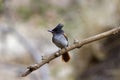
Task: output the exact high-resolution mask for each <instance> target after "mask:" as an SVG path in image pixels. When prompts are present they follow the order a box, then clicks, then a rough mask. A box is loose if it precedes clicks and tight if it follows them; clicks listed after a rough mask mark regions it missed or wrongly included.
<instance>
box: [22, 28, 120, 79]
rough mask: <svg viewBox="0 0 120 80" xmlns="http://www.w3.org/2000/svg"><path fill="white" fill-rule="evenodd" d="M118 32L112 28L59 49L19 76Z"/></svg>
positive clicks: (119, 30) (117, 29) (118, 29)
mask: <svg viewBox="0 0 120 80" xmlns="http://www.w3.org/2000/svg"><path fill="white" fill-rule="evenodd" d="M118 32H120V27H117V28H114V29H112V30H109V31H106V32H103V33H101V34H98V35H95V36H92V37H89V38H87V39H84V40H82V41H80V42H75V43H74V44H72V45H71V46H68V47H67V48H64V49H61V50H60V51H57V52H54V53H53V54H51V55H50V56H49V57H47V58H46V59H44V60H42V61H41V62H40V63H38V64H34V65H31V66H29V67H27V69H26V71H25V72H24V73H23V74H22V75H21V76H22V77H25V76H27V75H28V74H30V73H31V72H33V71H34V70H37V69H38V68H40V67H41V66H43V65H45V64H46V63H49V62H50V61H51V60H53V59H55V58H57V57H59V56H60V55H62V54H64V53H65V52H68V51H71V50H73V49H75V48H80V47H82V46H83V45H85V44H89V43H91V42H94V41H97V40H100V39H103V38H105V37H108V36H110V35H115V34H117V33H118Z"/></svg>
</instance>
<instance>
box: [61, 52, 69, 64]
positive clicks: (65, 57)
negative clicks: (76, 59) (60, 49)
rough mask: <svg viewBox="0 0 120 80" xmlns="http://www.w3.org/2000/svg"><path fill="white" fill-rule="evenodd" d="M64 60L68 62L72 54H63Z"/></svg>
mask: <svg viewBox="0 0 120 80" xmlns="http://www.w3.org/2000/svg"><path fill="white" fill-rule="evenodd" d="M62 60H63V61H65V62H68V61H69V60H70V56H69V54H68V52H66V53H64V54H62Z"/></svg>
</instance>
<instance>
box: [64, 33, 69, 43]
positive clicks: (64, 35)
mask: <svg viewBox="0 0 120 80" xmlns="http://www.w3.org/2000/svg"><path fill="white" fill-rule="evenodd" d="M63 35H64V36H65V38H66V40H67V41H68V38H67V35H66V34H65V33H64V34H63Z"/></svg>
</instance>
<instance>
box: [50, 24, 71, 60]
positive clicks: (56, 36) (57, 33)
mask: <svg viewBox="0 0 120 80" xmlns="http://www.w3.org/2000/svg"><path fill="white" fill-rule="evenodd" d="M62 27H63V24H58V25H57V26H56V27H55V28H54V29H53V30H48V31H49V32H51V33H52V34H53V37H52V41H53V43H54V44H55V45H56V46H57V47H59V48H61V49H62V48H65V47H67V46H68V38H67V36H66V35H65V33H64V31H63V30H62ZM62 59H63V60H64V61H65V62H68V61H69V60H70V56H69V54H68V52H66V53H65V54H62Z"/></svg>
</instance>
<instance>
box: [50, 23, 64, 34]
mask: <svg viewBox="0 0 120 80" xmlns="http://www.w3.org/2000/svg"><path fill="white" fill-rule="evenodd" d="M63 26H64V25H63V24H58V25H57V26H56V27H55V28H54V29H53V30H52V31H55V32H58V31H61V30H62V28H63Z"/></svg>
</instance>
